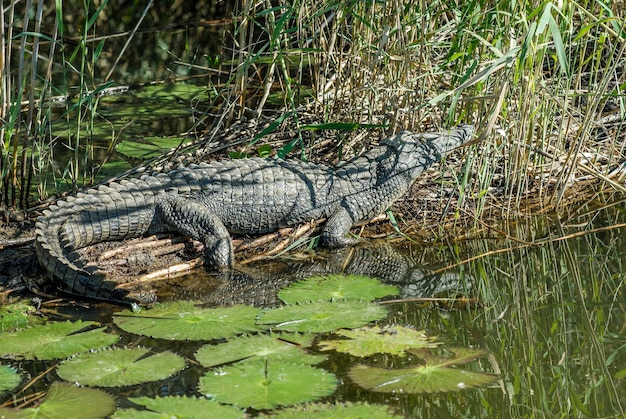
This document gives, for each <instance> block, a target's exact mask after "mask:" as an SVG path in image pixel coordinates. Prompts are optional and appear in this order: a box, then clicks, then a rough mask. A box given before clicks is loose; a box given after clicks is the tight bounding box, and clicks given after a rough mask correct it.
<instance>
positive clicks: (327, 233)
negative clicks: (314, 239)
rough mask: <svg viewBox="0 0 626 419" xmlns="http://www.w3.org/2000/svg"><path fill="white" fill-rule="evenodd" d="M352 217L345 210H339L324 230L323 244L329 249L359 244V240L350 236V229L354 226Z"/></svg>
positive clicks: (331, 217)
mask: <svg viewBox="0 0 626 419" xmlns="http://www.w3.org/2000/svg"><path fill="white" fill-rule="evenodd" d="M354 222H355V221H354V220H353V219H352V215H350V213H349V212H348V210H346V209H345V208H343V207H342V208H339V209H338V210H337V211H336V212H335V213H334V214H333V215H331V216H330V217H329V218H328V221H326V225H325V226H324V230H322V239H321V240H322V244H324V245H325V246H328V247H342V246H352V245H355V244H357V243H358V242H359V240H358V239H355V238H353V237H350V236H349V233H350V229H351V228H352V225H353V224H354Z"/></svg>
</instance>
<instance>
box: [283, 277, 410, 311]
mask: <svg viewBox="0 0 626 419" xmlns="http://www.w3.org/2000/svg"><path fill="white" fill-rule="evenodd" d="M398 292H399V291H398V288H396V287H394V286H393V285H384V284H382V283H381V281H380V280H378V279H375V278H369V277H367V276H362V275H328V276H316V277H312V278H307V279H304V280H302V281H298V282H294V283H292V284H290V285H289V286H288V287H286V288H283V289H282V290H280V291H279V292H278V298H280V299H281V300H283V301H284V302H286V303H287V304H296V303H305V302H309V301H328V300H330V301H335V300H363V301H373V300H375V299H376V298H381V297H385V296H387V295H398Z"/></svg>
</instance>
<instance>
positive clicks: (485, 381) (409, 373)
mask: <svg viewBox="0 0 626 419" xmlns="http://www.w3.org/2000/svg"><path fill="white" fill-rule="evenodd" d="M460 352H462V353H460V354H457V355H458V356H457V357H454V358H439V357H428V358H427V362H426V364H425V365H417V366H414V367H410V368H403V369H394V370H390V369H385V368H377V367H370V366H366V365H356V366H354V367H352V368H351V369H350V371H349V373H348V376H349V377H350V378H351V379H352V380H353V381H354V382H355V383H357V384H358V385H360V386H361V387H363V388H366V389H368V390H371V391H375V392H381V393H443V392H452V391H459V390H464V389H469V388H474V387H484V386H486V385H489V384H491V383H493V382H494V381H496V380H497V379H498V376H497V375H494V374H488V373H484V372H477V371H469V370H462V369H457V368H450V366H452V365H454V364H462V363H465V362H468V361H469V360H472V359H475V358H477V357H478V356H480V355H484V353H485V352H483V351H475V350H471V349H464V350H460Z"/></svg>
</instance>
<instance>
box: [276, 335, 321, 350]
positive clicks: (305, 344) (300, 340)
mask: <svg viewBox="0 0 626 419" xmlns="http://www.w3.org/2000/svg"><path fill="white" fill-rule="evenodd" d="M279 337H280V340H282V341H285V342H291V343H293V344H294V345H298V346H300V347H302V348H310V347H311V346H313V341H314V340H315V338H316V337H317V334H315V333H307V332H305V333H299V332H293V333H287V332H282V333H281V334H280V335H279Z"/></svg>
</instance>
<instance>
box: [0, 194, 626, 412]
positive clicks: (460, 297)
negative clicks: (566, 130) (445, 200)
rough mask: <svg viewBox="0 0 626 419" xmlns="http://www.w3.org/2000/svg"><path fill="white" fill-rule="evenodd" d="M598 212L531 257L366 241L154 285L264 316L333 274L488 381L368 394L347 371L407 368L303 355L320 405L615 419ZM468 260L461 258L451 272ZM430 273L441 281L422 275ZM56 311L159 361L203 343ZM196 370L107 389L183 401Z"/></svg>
mask: <svg viewBox="0 0 626 419" xmlns="http://www.w3.org/2000/svg"><path fill="white" fill-rule="evenodd" d="M618 207H619V206H618ZM598 214H601V215H602V217H601V220H602V221H599V222H598V217H596V221H595V224H594V225H593V227H595V228H600V229H603V230H601V231H598V232H597V233H595V234H587V235H580V236H578V237H574V238H571V239H568V240H553V241H548V242H547V243H545V244H543V245H541V246H539V245H537V246H531V245H523V244H520V243H519V242H518V243H515V242H513V245H512V246H514V247H516V249H515V250H510V251H507V252H502V253H494V252H492V251H493V250H495V249H497V248H503V247H506V243H504V242H502V241H480V240H476V241H473V242H467V243H465V244H463V245H462V246H455V247H437V248H435V247H429V248H424V247H420V246H409V245H407V244H404V245H400V246H397V245H396V246H391V245H389V244H385V243H384V242H383V243H371V244H370V245H367V246H362V247H358V248H355V249H343V250H340V251H336V252H328V253H326V252H323V251H322V252H320V253H319V254H317V255H316V257H315V258H310V257H309V258H297V257H295V256H296V255H295V254H291V255H287V256H285V257H282V258H279V259H278V260H277V261H273V262H263V263H255V264H252V265H248V266H246V267H245V269H244V270H245V273H241V272H240V273H239V274H237V275H236V276H235V277H234V278H231V279H230V282H226V281H224V280H223V279H220V278H215V277H213V276H211V275H209V274H207V273H206V272H205V271H204V270H202V269H200V270H196V271H193V272H191V273H190V274H189V275H187V276H186V277H183V278H179V279H173V280H171V281H163V282H162V283H159V284H156V285H155V287H156V290H157V292H158V293H160V295H161V298H162V299H165V300H167V299H172V300H177V299H194V300H203V301H205V302H208V303H209V304H211V305H221V304H226V305H228V304H233V303H248V304H251V303H254V304H257V305H265V306H275V305H277V304H280V303H279V302H278V299H277V298H276V291H277V290H279V289H281V288H282V287H284V286H286V285H288V284H289V283H290V282H292V281H294V280H297V279H299V278H302V277H307V276H310V275H323V274H328V273H332V272H341V271H343V272H346V273H356V274H368V275H370V276H373V277H377V278H380V279H381V280H383V281H384V282H385V283H388V284H393V285H396V286H397V287H398V288H399V289H400V295H399V296H396V297H393V301H391V302H390V301H386V302H383V304H384V305H385V306H386V307H387V308H388V309H389V316H388V317H387V318H386V319H385V320H383V321H381V322H380V324H381V325H401V326H407V327H411V328H414V329H415V330H424V331H425V333H426V334H427V335H428V336H430V337H436V338H437V340H439V341H440V342H442V347H441V350H444V351H455V350H456V348H473V349H482V350H484V351H486V355H484V356H482V357H479V358H478V359H477V360H475V361H472V362H470V363H468V364H466V365H462V366H459V367H458V368H465V369H470V370H473V371H480V372H486V373H494V374H497V375H498V380H497V381H496V382H495V383H494V384H492V385H490V386H488V387H486V388H478V389H468V390H461V391H459V392H452V393H446V392H444V393H435V394H382V393H377V392H375V391H367V390H364V389H363V388H361V387H359V386H358V385H356V384H354V383H353V382H352V380H351V379H350V377H349V376H348V371H349V370H350V368H351V367H353V366H354V365H355V364H367V365H372V366H382V367H385V368H388V369H398V368H405V367H407V366H408V365H410V364H411V362H408V361H407V360H406V359H404V358H401V357H396V356H390V355H376V356H373V357H367V358H365V359H362V358H359V357H353V356H349V355H345V354H339V353H335V352H333V351H330V352H321V351H320V350H319V347H316V346H314V347H313V349H312V352H314V353H324V354H329V355H330V358H329V360H328V361H325V362H324V363H323V364H321V367H322V368H324V369H326V370H327V371H330V372H332V373H333V374H335V376H336V377H337V378H338V379H339V380H340V385H339V387H338V389H337V390H336V391H335V392H334V393H333V394H332V395H331V396H330V397H327V398H326V399H324V401H327V402H345V401H353V402H358V401H367V402H369V403H373V404H382V405H387V406H390V407H391V408H392V409H393V410H394V411H395V412H397V413H399V414H401V415H403V416H405V417H505V416H508V417H514V418H525V417H555V416H561V417H577V416H587V415H588V416H592V417H616V416H619V415H622V414H623V413H624V410H625V406H626V391H625V390H626V388H625V387H626V383H625V380H624V378H625V376H626V336H625V333H624V329H625V326H626V303H625V301H626V299H625V298H624V275H625V274H624V270H623V269H622V267H623V262H624V260H625V257H626V243H624V237H625V234H624V227H621V228H616V229H612V228H611V226H612V225H617V224H619V223H620V222H621V220H622V219H623V217H621V215H620V211H603V212H600V213H598ZM577 220H578V221H581V218H578V219H577ZM544 221H545V220H544ZM573 221H575V219H571V220H569V222H573ZM580 225H581V223H576V226H571V227H568V226H567V225H557V226H556V227H555V226H552V227H550V228H546V227H545V226H546V224H545V223H539V222H532V223H525V224H516V225H511V226H510V229H509V233H510V234H514V235H515V236H516V237H518V238H525V237H527V236H530V234H532V235H534V236H535V237H542V236H544V237H547V236H548V235H552V236H554V237H557V236H564V235H566V234H568V233H572V232H573V231H580ZM590 227H591V226H590ZM535 240H536V241H538V240H541V239H535ZM309 256H310V255H309ZM469 258H472V259H473V260H472V261H470V262H463V260H464V259H469ZM314 260H315V261H314ZM459 262H462V263H460V264H459V265H458V266H455V267H450V266H453V265H455V264H457V263H459ZM436 270H441V271H440V272H439V273H437V274H434V275H431V274H429V272H433V271H436ZM233 284H236V286H233ZM387 300H389V299H387ZM394 301H395V302H394ZM63 307H64V306H61V307H59V308H58V309H56V310H54V311H56V312H58V313H59V314H58V316H60V317H61V318H67V317H69V318H73V319H79V318H82V319H93V320H97V321H101V322H103V323H105V324H107V325H108V326H109V327H110V328H111V329H112V330H113V331H115V333H120V334H121V335H122V343H123V344H132V345H133V346H136V345H141V346H147V347H151V348H153V349H154V350H155V351H161V350H164V349H169V350H172V351H174V352H177V353H179V354H181V355H183V356H185V357H187V359H188V360H191V359H193V354H194V352H195V351H196V350H197V349H198V348H199V347H200V346H202V345H203V344H204V343H205V342H198V343H195V342H179V343H176V342H169V341H165V340H161V339H151V338H147V337H138V336H135V335H128V334H126V333H124V332H121V331H120V330H119V329H118V328H117V327H116V326H115V325H113V324H112V323H111V314H112V312H114V311H119V310H120V308H119V307H114V306H108V305H106V304H100V305H96V304H94V305H90V304H87V305H85V306H83V307H81V308H80V309H77V307H76V306H73V305H72V306H65V308H63ZM55 316H56V315H55ZM330 338H333V336H332V334H323V335H321V336H320V337H319V338H318V341H319V340H322V339H330ZM412 362H415V359H413V361H412ZM3 363H6V362H4V361H3ZM46 366H49V365H48V364H47V363H44V365H41V364H38V363H30V362H22V363H20V364H19V368H20V369H23V370H24V369H25V370H32V372H31V374H32V375H33V376H34V375H36V373H37V372H38V371H41V370H43V369H44V368H45V367H46ZM205 371H206V369H203V368H202V367H200V366H198V365H197V364H195V363H194V362H192V363H191V365H190V366H189V367H188V368H187V369H186V370H185V371H184V372H182V373H181V374H178V375H176V376H175V377H173V378H172V379H169V380H166V381H163V382H153V383H148V384H146V385H141V386H135V387H128V388H121V389H118V390H116V389H109V390H108V391H109V392H110V393H111V394H114V395H116V398H117V401H118V403H120V404H121V405H122V406H129V404H128V402H127V401H126V398H127V397H135V396H140V395H148V396H151V397H154V396H156V395H167V394H197V393H196V385H197V380H198V377H200V376H201V375H202V374H203V373H204V372H205ZM55 379H57V378H56V377H55V375H54V374H53V373H48V374H47V375H46V380H50V381H52V380H55ZM252 412H253V413H254V411H252Z"/></svg>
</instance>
